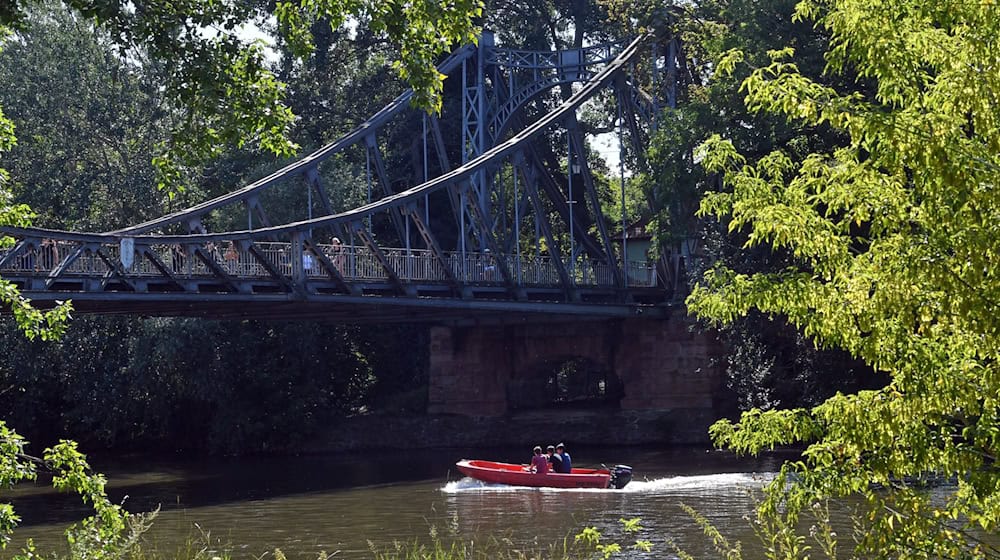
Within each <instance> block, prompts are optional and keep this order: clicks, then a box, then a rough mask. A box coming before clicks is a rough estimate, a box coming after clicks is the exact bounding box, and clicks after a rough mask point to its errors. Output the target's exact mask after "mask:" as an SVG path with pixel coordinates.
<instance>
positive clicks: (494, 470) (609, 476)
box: [455, 459, 632, 488]
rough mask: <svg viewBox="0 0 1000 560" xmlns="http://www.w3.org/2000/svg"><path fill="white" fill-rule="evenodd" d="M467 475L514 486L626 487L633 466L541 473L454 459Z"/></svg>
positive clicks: (525, 466)
mask: <svg viewBox="0 0 1000 560" xmlns="http://www.w3.org/2000/svg"><path fill="white" fill-rule="evenodd" d="M455 466H456V467H458V470H459V471H461V473H462V474H464V475H465V476H468V477H471V478H474V479H476V480H481V481H483V482H492V483H495V484H509V485H511V486H536V487H546V488H624V487H625V485H626V484H628V483H629V481H630V480H632V468H631V467H628V466H625V465H616V466H615V467H614V468H613V469H573V470H572V471H570V472H568V473H554V472H549V473H546V474H538V473H533V472H531V470H530V468H529V467H528V466H527V465H513V464H510V463H497V462H494V461H478V460H469V459H462V460H461V461H459V462H458V463H455Z"/></svg>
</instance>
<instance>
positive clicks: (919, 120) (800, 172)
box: [688, 0, 1000, 558]
mask: <svg viewBox="0 0 1000 560" xmlns="http://www.w3.org/2000/svg"><path fill="white" fill-rule="evenodd" d="M997 15H998V14H997V9H996V7H995V6H994V5H993V4H992V3H990V2H981V3H980V2H946V3H942V2H936V1H932V0H916V1H906V2H904V1H899V0H880V1H875V2H872V1H861V0H805V1H803V2H800V3H799V4H798V7H797V8H796V18H797V20H815V21H817V22H818V24H819V25H820V26H821V27H822V28H823V29H825V30H826V31H827V32H828V33H829V34H830V36H831V42H830V46H829V49H828V50H827V54H826V56H827V72H828V73H830V74H831V75H835V74H840V75H843V74H845V73H847V72H856V73H857V74H858V75H859V76H861V77H863V78H864V79H866V80H870V82H871V83H872V85H873V88H874V94H873V95H872V96H869V97H866V96H864V95H861V94H859V93H856V92H850V91H848V92H843V91H841V90H840V89H838V88H836V87H832V86H830V85H826V84H821V83H818V82H817V81H815V80H813V79H810V78H809V77H807V76H806V75H804V74H803V72H802V71H801V69H800V68H799V67H798V66H797V65H796V64H794V63H793V62H792V59H791V57H792V56H793V54H794V53H793V49H791V48H787V49H782V50H776V51H774V52H772V53H771V58H772V62H771V63H770V64H768V65H766V66H765V67H762V68H758V69H756V70H755V71H754V72H753V73H752V74H751V75H750V76H749V77H748V78H747V79H746V80H745V81H744V82H743V85H742V87H743V90H744V91H745V93H746V102H747V106H748V107H749V108H750V109H751V110H754V111H760V112H764V113H769V114H777V115H784V116H787V117H789V118H792V119H795V120H797V121H799V122H801V123H803V124H805V125H807V126H830V127H832V128H834V129H836V130H838V131H840V132H841V133H842V134H843V135H844V136H845V142H844V145H843V146H842V147H839V148H836V149H831V150H828V151H822V152H820V151H817V152H813V153H810V154H809V155H807V156H806V157H804V158H801V159H799V160H796V159H795V158H793V157H791V156H790V155H789V153H788V152H787V151H783V150H775V151H772V152H770V153H768V154H765V155H763V156H762V157H760V158H759V159H757V160H756V161H751V160H749V159H748V158H747V157H745V156H743V155H741V154H740V153H739V152H738V150H737V149H735V147H734V145H733V143H732V142H729V141H725V140H722V139H721V138H719V137H714V138H712V139H710V140H709V141H708V142H707V143H706V145H705V151H704V161H705V164H706V167H707V168H708V169H709V170H710V171H715V172H721V173H724V174H725V175H724V185H725V187H726V188H725V190H723V191H719V192H715V193H712V194H710V195H708V196H707V197H706V198H705V200H704V201H703V202H702V206H701V211H702V213H703V214H705V215H709V216H715V217H717V218H719V219H722V220H726V222H727V224H728V227H729V229H730V230H731V231H743V232H745V233H746V239H747V242H746V243H747V245H748V246H751V247H758V246H759V247H767V248H770V249H771V250H773V251H775V252H778V253H782V254H786V255H787V256H788V258H787V263H786V264H785V265H784V266H783V267H782V268H781V269H780V270H773V271H763V272H749V273H748V272H739V271H736V270H733V269H732V268H731V267H727V266H725V265H724V264H722V265H720V266H717V267H716V268H714V269H713V270H711V271H710V272H709V273H708V274H707V275H706V276H705V279H704V283H703V284H701V285H699V286H698V287H696V288H695V290H694V291H693V293H692V294H691V296H690V297H689V299H688V305H689V308H690V309H691V310H692V311H693V312H694V313H696V314H697V315H699V316H701V317H703V318H706V319H710V320H712V321H715V322H718V323H726V322H730V321H733V320H735V319H737V318H738V317H740V316H743V315H745V314H746V313H748V312H750V311H751V310H752V309H757V310H759V311H760V312H762V313H765V314H770V315H779V314H780V315H783V316H786V317H787V318H788V320H789V321H790V322H791V323H792V324H794V325H796V326H797V327H799V328H800V329H802V332H803V333H804V334H805V335H807V336H809V337H810V338H812V339H813V340H814V341H815V343H816V344H819V345H821V346H826V347H838V348H842V349H844V350H846V351H848V352H850V353H851V355H853V356H857V357H858V358H860V359H863V360H864V361H865V362H866V363H868V364H870V365H871V366H872V367H874V368H877V369H878V370H880V371H884V372H886V373H888V374H889V375H890V376H891V379H892V381H891V383H890V384H889V385H888V386H886V387H885V388H883V389H880V390H872V391H862V392H860V393H858V394H855V395H842V394H838V395H836V396H834V397H832V398H830V399H828V400H827V401H826V402H824V403H822V404H820V405H818V406H816V407H813V408H809V409H794V410H773V411H767V412H761V411H760V410H752V411H749V412H747V413H744V415H743V416H742V418H741V419H740V421H739V422H737V423H730V422H728V421H722V422H719V423H718V424H716V425H715V426H713V429H712V435H713V437H714V439H715V441H716V442H717V443H718V444H720V445H723V446H727V447H730V448H732V449H735V450H737V451H741V452H753V453H755V452H758V451H760V450H762V449H766V448H769V447H773V446H775V445H784V444H796V443H804V444H808V448H807V449H806V452H805V453H804V455H803V459H802V460H801V461H798V462H793V463H789V464H786V465H785V466H784V467H783V469H782V472H781V474H780V476H779V477H778V478H777V480H776V481H775V482H774V483H772V484H771V485H770V486H769V487H768V489H767V494H766V497H765V500H764V501H763V503H762V504H761V506H760V508H759V510H758V521H759V522H760V523H762V524H769V526H772V527H780V528H781V531H779V533H778V537H777V538H775V539H774V540H773V541H772V542H771V543H770V545H769V546H770V547H771V551H772V552H771V553H772V555H773V556H774V557H781V558H801V557H804V555H805V554H807V551H806V549H805V548H804V542H805V540H804V539H805V537H803V536H800V535H797V534H796V533H795V531H794V527H795V520H797V519H799V516H800V515H801V514H803V513H804V512H806V511H807V510H809V509H810V508H811V507H812V506H813V505H815V504H818V503H822V502H823V501H825V500H827V499H829V498H838V497H843V496H848V495H859V496H862V497H863V498H864V500H865V502H866V505H867V508H866V509H865V511H866V517H865V519H864V523H865V525H866V527H867V531H865V532H864V533H862V534H860V536H859V540H858V543H857V550H856V551H855V553H856V554H858V555H860V556H862V557H867V558H897V557H908V558H917V557H919V558H984V557H995V556H997V555H998V552H997V550H996V549H993V548H991V547H990V546H989V545H988V544H985V543H982V542H979V541H977V540H976V539H975V538H974V536H973V535H971V534H969V533H966V532H963V531H962V529H963V528H964V529H972V530H978V531H985V532H995V531H996V529H997V522H998V519H1000V508H998V505H997V504H998V503H1000V502H998V489H1000V471H998V469H997V467H996V457H997V453H998V445H1000V441H998V438H1000V435H998V434H1000V428H998V426H1000V424H998V414H1000V406H998V395H1000V382H998V379H1000V376H998V367H1000V366H998V359H997V358H998V356H997V352H998V348H1000V345H998V341H997V332H998V324H997V317H998V315H997V313H996V306H997V301H1000V300H998V297H1000V294H998V291H1000V282H998V281H997V275H998V274H1000V270H998V267H997V264H996V263H997V261H996V258H995V256H996V254H997V252H998V250H1000V248H998V246H997V240H998V239H1000V236H998V235H997V233H998V232H997V231H996V230H997V228H998V227H1000V226H998V225H997V224H1000V220H998V218H1000V199H998V197H997V195H996V192H995V191H996V189H995V188H994V184H995V182H996V176H997V171H998V169H1000V156H998V154H1000V150H998V146H1000V125H998V122H997V119H996V114H997V113H996V106H997V98H998V96H1000V72H998V71H997V67H998V65H1000V58H998V57H1000V54H998V53H1000V49H998V47H1000V45H998V41H1000V18H998V17H997ZM739 60H740V54H739V53H732V55H731V56H729V57H726V58H724V59H723V60H721V61H720V64H719V68H720V70H727V69H731V68H733V65H734V64H735V63H736V62H737V61H739ZM927 475H933V476H935V477H942V478H943V479H944V480H953V481H954V484H949V485H948V486H945V487H944V488H940V489H938V490H937V491H936V492H934V495H933V497H932V495H931V492H930V491H928V489H927V488H926V487H925V486H923V485H922V484H921V482H922V481H923V480H925V478H924V477H926V476H927Z"/></svg>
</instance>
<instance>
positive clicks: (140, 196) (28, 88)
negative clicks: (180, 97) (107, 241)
mask: <svg viewBox="0 0 1000 560" xmlns="http://www.w3.org/2000/svg"><path fill="white" fill-rule="evenodd" d="M28 21H29V22H30V25H29V26H28V29H27V30H26V31H24V32H21V33H19V34H18V35H17V37H16V38H15V39H14V40H11V41H10V42H8V44H7V48H6V49H5V50H4V52H3V53H2V54H0V103H2V105H3V107H4V108H5V110H6V111H7V115H8V117H9V118H10V119H11V120H12V121H14V122H16V123H17V126H18V128H17V130H18V132H19V135H20V139H19V140H20V141H19V142H18V144H17V145H16V146H14V147H13V148H12V149H11V150H10V152H9V153H8V154H7V155H6V156H5V157H4V163H5V166H6V167H7V169H8V170H9V171H10V173H11V175H12V177H13V179H12V181H11V190H12V191H13V194H14V196H15V198H16V200H18V201H19V202H21V203H24V204H27V205H29V206H30V207H31V208H33V209H35V211H37V212H38V213H39V216H38V217H37V219H36V220H35V221H36V223H39V224H41V225H43V226H45V227H53V228H60V229H82V230H86V231H93V230H98V231H102V230H108V229H113V228H115V227H122V226H125V225H128V224H130V223H136V222H138V221H141V220H143V219H149V218H152V217H154V216H156V215H160V214H161V213H162V209H163V207H162V205H161V202H162V201H161V200H160V196H159V195H158V194H157V193H156V191H155V190H154V189H152V188H150V186H151V185H152V184H153V183H154V175H155V173H154V169H153V166H152V163H151V159H150V154H152V153H154V151H155V149H156V145H157V143H159V142H162V141H164V140H166V139H167V137H168V133H169V126H170V123H169V111H168V107H167V106H166V105H165V104H164V102H163V99H162V96H161V95H160V93H159V91H158V90H159V85H158V84H159V83H160V80H159V79H158V76H157V71H156V67H155V66H151V65H148V64H140V63H137V62H129V61H127V60H124V59H122V58H119V57H117V56H114V55H113V54H112V53H111V52H110V46H109V45H108V41H107V39H106V38H105V37H104V36H103V34H101V33H100V32H98V31H97V30H95V29H94V28H93V26H92V25H91V24H90V23H89V22H88V21H86V20H83V19H82V18H81V17H79V16H77V15H75V14H73V13H69V12H65V11H63V10H59V9H55V8H53V9H50V10H48V11H44V12H43V11H42V10H38V11H36V13H34V14H32V16H30V17H29V20H28Z"/></svg>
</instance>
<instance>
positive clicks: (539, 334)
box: [428, 317, 729, 443]
mask: <svg viewBox="0 0 1000 560" xmlns="http://www.w3.org/2000/svg"><path fill="white" fill-rule="evenodd" d="M691 326H692V323H691V322H690V320H688V319H685V318H683V317H680V318H678V317H672V318H670V319H642V318H633V319H617V320H605V321H593V322H590V321H580V322H572V323H538V324H517V325H494V326H473V327H434V328H433V329H432V331H431V348H430V386H429V401H428V411H429V412H430V413H431V414H457V415H463V416H468V417H479V418H490V419H492V420H493V421H497V422H502V421H503V418H504V417H506V418H510V417H511V416H512V413H515V412H517V413H518V414H520V411H519V410H515V409H517V408H518V400H519V402H521V403H523V402H524V399H523V396H520V397H518V391H517V390H516V389H517V388H523V387H525V386H528V387H532V386H534V387H543V386H544V383H545V379H540V380H536V381H537V382H536V383H535V384H534V385H532V384H531V381H532V378H533V377H539V376H549V379H551V375H552V369H551V365H552V364H559V363H561V362H565V361H566V360H577V361H583V362H585V363H587V364H592V366H593V367H595V368H598V369H602V370H603V371H605V372H606V375H607V386H608V387H610V388H611V390H612V391H613V392H614V393H615V394H614V397H615V398H614V399H613V401H614V402H611V403H610V404H609V405H608V406H602V407H600V408H602V412H601V413H600V414H601V415H602V417H607V418H609V421H610V422H614V421H615V420H614V419H615V418H617V419H618V421H620V422H622V423H623V424H630V425H631V428H629V429H625V430H617V431H615V434H617V435H615V436H613V437H611V436H609V437H606V438H604V439H612V440H614V441H600V442H595V443H647V442H653V441H660V442H669V443H695V442H699V443H700V442H704V441H707V432H706V430H707V427H708V425H710V423H711V422H712V421H714V420H715V419H717V418H719V417H720V416H722V415H724V414H725V413H726V412H728V410H727V405H728V402H729V400H728V399H727V397H726V395H727V394H728V393H727V391H726V390H725V387H724V383H723V375H722V372H723V369H722V367H721V366H720V365H718V364H717V361H718V360H717V359H716V358H718V357H719V356H720V355H721V351H720V350H721V346H720V344H719V342H718V341H717V340H716V338H715V337H714V336H713V335H712V334H711V333H706V332H700V331H696V330H693V329H691ZM546 365H548V369H546ZM550 383H551V381H550ZM526 384H527V385H526ZM534 404H535V408H536V409H541V410H545V409H548V410H550V411H551V407H550V406H549V405H548V404H546V402H544V399H542V401H540V402H537V403H534ZM557 406H561V405H559V404H557ZM577 408H579V407H577ZM583 408H586V407H583ZM609 408H610V411H609V410H608V409H609ZM575 410H576V409H574V411H575ZM529 414H530V412H529ZM535 414H537V412H536V413H535ZM566 415H567V413H563V412H560V413H558V414H556V415H555V416H558V417H563V416H566ZM569 415H570V416H573V415H578V413H577V412H572V413H570V414H569ZM539 419H540V420H541V421H543V422H544V421H545V419H544V418H542V417H539ZM590 421H591V422H593V416H591V419H590ZM650 432H654V433H650ZM581 437H582V436H581ZM615 438H618V439H617V440H615Z"/></svg>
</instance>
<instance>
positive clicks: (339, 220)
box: [0, 34, 721, 441]
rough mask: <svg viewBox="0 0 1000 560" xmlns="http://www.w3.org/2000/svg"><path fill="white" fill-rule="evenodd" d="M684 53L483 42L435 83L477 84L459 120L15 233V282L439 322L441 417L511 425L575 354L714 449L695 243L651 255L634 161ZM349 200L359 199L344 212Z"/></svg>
mask: <svg viewBox="0 0 1000 560" xmlns="http://www.w3.org/2000/svg"><path fill="white" fill-rule="evenodd" d="M677 58H678V45H677V43H676V40H673V39H670V38H664V37H654V36H650V35H647V36H643V37H639V38H636V39H634V40H632V41H629V42H612V43H607V44H600V45H593V46H589V47H585V48H580V49H573V50H564V51H554V52H548V51H526V50H518V49H511V48H504V47H499V46H496V45H495V44H494V40H493V38H492V36H491V35H490V34H484V35H483V37H482V39H481V40H480V41H479V43H478V45H475V46H472V45H470V46H466V47H463V48H460V49H458V50H457V51H455V52H454V53H452V54H451V55H450V56H449V57H448V58H447V59H445V60H444V61H443V62H442V63H441V64H440V65H439V66H438V69H439V71H440V72H441V73H443V74H445V75H448V76H449V80H448V82H446V89H447V88H454V87H456V85H457V84H460V85H459V86H457V87H458V88H459V94H460V95H457V96H454V95H453V96H452V97H450V98H449V99H455V98H459V99H460V102H459V103H453V104H451V105H446V106H445V109H444V110H443V111H442V113H441V115H439V116H438V115H433V116H428V115H426V114H425V113H422V112H420V111H417V110H415V109H413V108H411V107H410V105H409V101H410V98H411V96H412V93H411V92H404V93H402V94H401V95H399V96H398V97H397V98H396V99H394V100H393V101H392V102H391V103H389V104H388V105H386V106H385V107H384V108H382V109H381V110H379V111H378V112H376V113H375V114H374V115H372V116H371V117H370V118H368V119H367V120H365V121H364V122H362V123H361V124H359V125H358V126H356V127H355V128H354V129H353V130H351V131H350V132H349V133H347V134H345V135H344V136H342V137H341V138H339V139H337V140H335V141H334V142H331V143H329V144H327V145H325V146H323V147H321V148H319V149H318V150H316V151H314V152H312V153H310V154H308V155H306V156H304V157H302V158H300V159H298V160H295V161H293V162H291V163H289V164H288V165H286V166H284V167H282V168H281V169H278V170H277V171H275V172H273V173H271V174H269V175H267V176H265V177H263V178H261V179H259V180H256V181H254V182H252V183H249V184H247V185H244V186H242V187H239V188H236V189H234V190H233V191H231V192H229V193H228V194H225V195H223V196H219V197H217V198H213V199H211V200H207V201H205V202H202V203H200V204H196V205H194V206H191V207H189V208H185V209H183V210H179V211H176V212H172V213H169V214H167V215H165V216H162V217H159V218H156V219H153V220H150V221H147V222H144V223H140V224H136V225H133V226H130V227H126V228H122V229H118V230H115V231H108V232H103V233H86V232H70V231H57V230H52V229H40V228H16V227H2V228H0V236H6V237H7V238H8V239H11V240H13V243H9V244H8V245H7V247H8V248H7V249H4V250H2V251H0V276H2V277H3V278H5V279H7V280H10V281H12V282H13V283H15V284H16V285H17V286H18V287H19V288H20V289H21V291H22V293H23V294H24V295H25V296H27V297H29V298H30V299H31V300H32V301H34V302H35V303H36V304H38V305H40V306H46V305H52V304H54V303H55V302H56V301H60V300H66V299H72V300H73V303H74V308H75V309H76V311H77V312H80V313H105V314H108V313H128V314H138V315H150V316H195V317H208V318H220V319H224V318H266V319H288V320H292V319H294V320H299V319H321V320H327V321H336V322H351V323H362V322H377V323H384V322H390V321H398V322H429V323H432V324H433V326H432V327H431V332H430V364H429V368H430V375H429V377H430V379H429V404H428V409H429V411H430V412H432V413H457V414H465V415H473V416H494V415H501V414H505V413H506V412H508V411H510V410H512V409H515V408H517V407H518V406H519V404H518V403H519V402H522V401H523V399H525V398H528V399H529V400H532V399H536V398H537V396H538V395H539V394H543V393H544V392H545V390H547V389H546V387H548V386H549V385H551V383H549V380H548V378H546V377H545V375H548V374H547V373H545V372H546V371H548V372H551V371H553V370H552V368H553V367H554V365H556V364H558V363H560V362H561V361H564V360H566V359H567V358H573V359H582V360H585V361H586V362H587V363H589V364H591V365H592V366H593V367H594V368H596V369H597V370H601V371H604V372H605V373H606V376H607V377H606V378H605V379H606V381H605V382H602V384H601V385H600V387H601V388H602V389H601V390H605V389H606V388H607V387H620V388H621V393H620V394H617V396H616V397H615V398H617V399H620V405H621V408H622V409H623V411H628V410H630V411H638V412H640V413H641V414H647V412H648V413H649V414H651V415H647V416H643V417H642V418H645V420H643V421H645V422H648V423H649V426H647V427H648V428H649V430H653V431H654V432H655V431H656V430H659V429H660V428H659V427H662V426H663V425H665V423H666V424H670V425H673V426H675V432H677V433H678V434H682V432H684V430H688V432H684V433H688V436H684V435H683V434H682V435H679V436H675V437H674V439H673V440H674V441H685V439H684V438H686V437H689V436H690V437H691V438H694V440H700V439H701V438H702V437H703V434H704V433H705V428H706V427H707V425H708V423H709V422H710V421H711V420H712V419H714V418H715V417H717V411H716V410H715V397H716V395H717V394H718V393H719V387H720V383H721V381H720V380H721V376H720V374H719V372H720V370H719V368H718V365H717V362H715V361H714V360H713V358H714V356H716V355H717V351H718V343H717V342H716V341H715V340H714V338H713V337H712V336H711V335H710V334H708V333H704V332H700V331H695V330H693V329H691V328H690V325H689V324H688V322H687V321H685V320H684V319H683V313H682V312H677V311H676V310H677V309H681V308H682V306H680V305H678V304H677V302H678V301H679V299H680V298H681V297H682V296H683V292H684V268H685V261H686V260H688V259H689V258H691V257H692V255H696V254H697V252H698V250H697V249H698V248H697V246H696V244H694V243H693V242H690V241H689V242H684V243H680V244H678V246H676V247H661V248H660V251H661V253H660V254H657V255H650V254H649V253H648V250H647V249H648V242H647V243H646V245H645V246H643V245H640V244H638V243H635V244H633V241H634V239H632V238H630V236H631V235H633V234H634V233H635V232H636V230H637V228H636V226H635V224H630V223H628V221H627V220H626V219H625V211H624V208H625V177H626V172H625V159H626V157H625V156H626V152H628V153H630V154H631V156H632V157H631V160H633V163H635V164H637V166H638V168H639V169H640V170H641V168H642V167H643V162H642V159H643V158H642V154H643V152H644V149H645V146H646V145H647V143H648V139H649V134H650V132H651V130H653V129H654V127H655V124H656V122H655V121H656V115H657V114H658V113H659V111H660V110H661V109H662V108H664V107H668V106H673V104H674V91H673V88H674V85H673V78H674V77H676V75H677V71H678V60H677ZM637 68H645V69H646V70H645V71H646V72H648V73H649V75H647V76H639V75H638V74H637V71H636V69H637ZM644 85H645V87H646V90H644V89H643V87H644ZM451 93H454V91H452V92H451ZM588 103H593V104H594V105H596V106H599V107H600V108H601V110H604V111H607V108H608V107H613V115H612V117H611V119H610V121H611V122H612V124H613V130H614V131H615V133H616V134H617V135H618V140H619V142H618V144H619V146H620V147H621V152H620V157H619V169H618V177H617V179H618V181H617V182H618V183H619V184H618V188H617V191H616V190H615V189H611V192H612V197H611V198H612V200H611V201H609V200H608V189H607V188H605V189H604V190H603V191H602V190H601V189H600V188H599V181H600V180H604V181H607V174H606V173H605V174H604V175H603V179H602V175H601V174H600V173H596V172H595V170H594V168H595V162H594V161H593V159H592V158H590V157H588V155H590V153H591V149H589V146H588V144H587V135H586V134H585V126H584V124H583V123H582V122H580V120H579V119H578V113H579V112H580V111H581V110H585V108H586V104H588ZM456 105H457V106H456ZM389 148H392V149H389ZM613 175H614V173H613V171H612V176H613ZM612 182H614V181H612ZM352 188H353V189H354V191H352V192H356V191H359V192H363V193H364V196H363V200H360V201H358V202H357V203H356V204H351V205H347V204H344V201H345V200H348V199H350V197H349V196H347V195H346V194H345V191H350V190H351V189H352ZM602 192H603V196H604V199H603V200H602V198H601V197H602ZM614 199H618V200H614ZM335 202H337V204H335ZM352 206H353V207H352ZM344 208H347V209H344ZM609 208H611V210H610V211H609ZM616 213H619V214H620V215H621V219H612V218H609V217H608V215H609V214H611V215H614V214H616ZM630 232H632V233H630ZM640 233H641V232H640ZM641 411H647V412H641ZM665 411H666V412H665ZM664 414H666V415H664ZM636 418H638V417H636ZM636 418H632V419H630V420H628V424H629V426H632V427H633V428H634V427H635V426H639V424H638V423H637V422H639V420H637V419H636ZM636 429H638V428H636ZM649 430H646V431H647V432H648V431H649ZM678 430H679V431H678ZM691 434H694V435H691ZM678 438H680V439H678Z"/></svg>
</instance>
